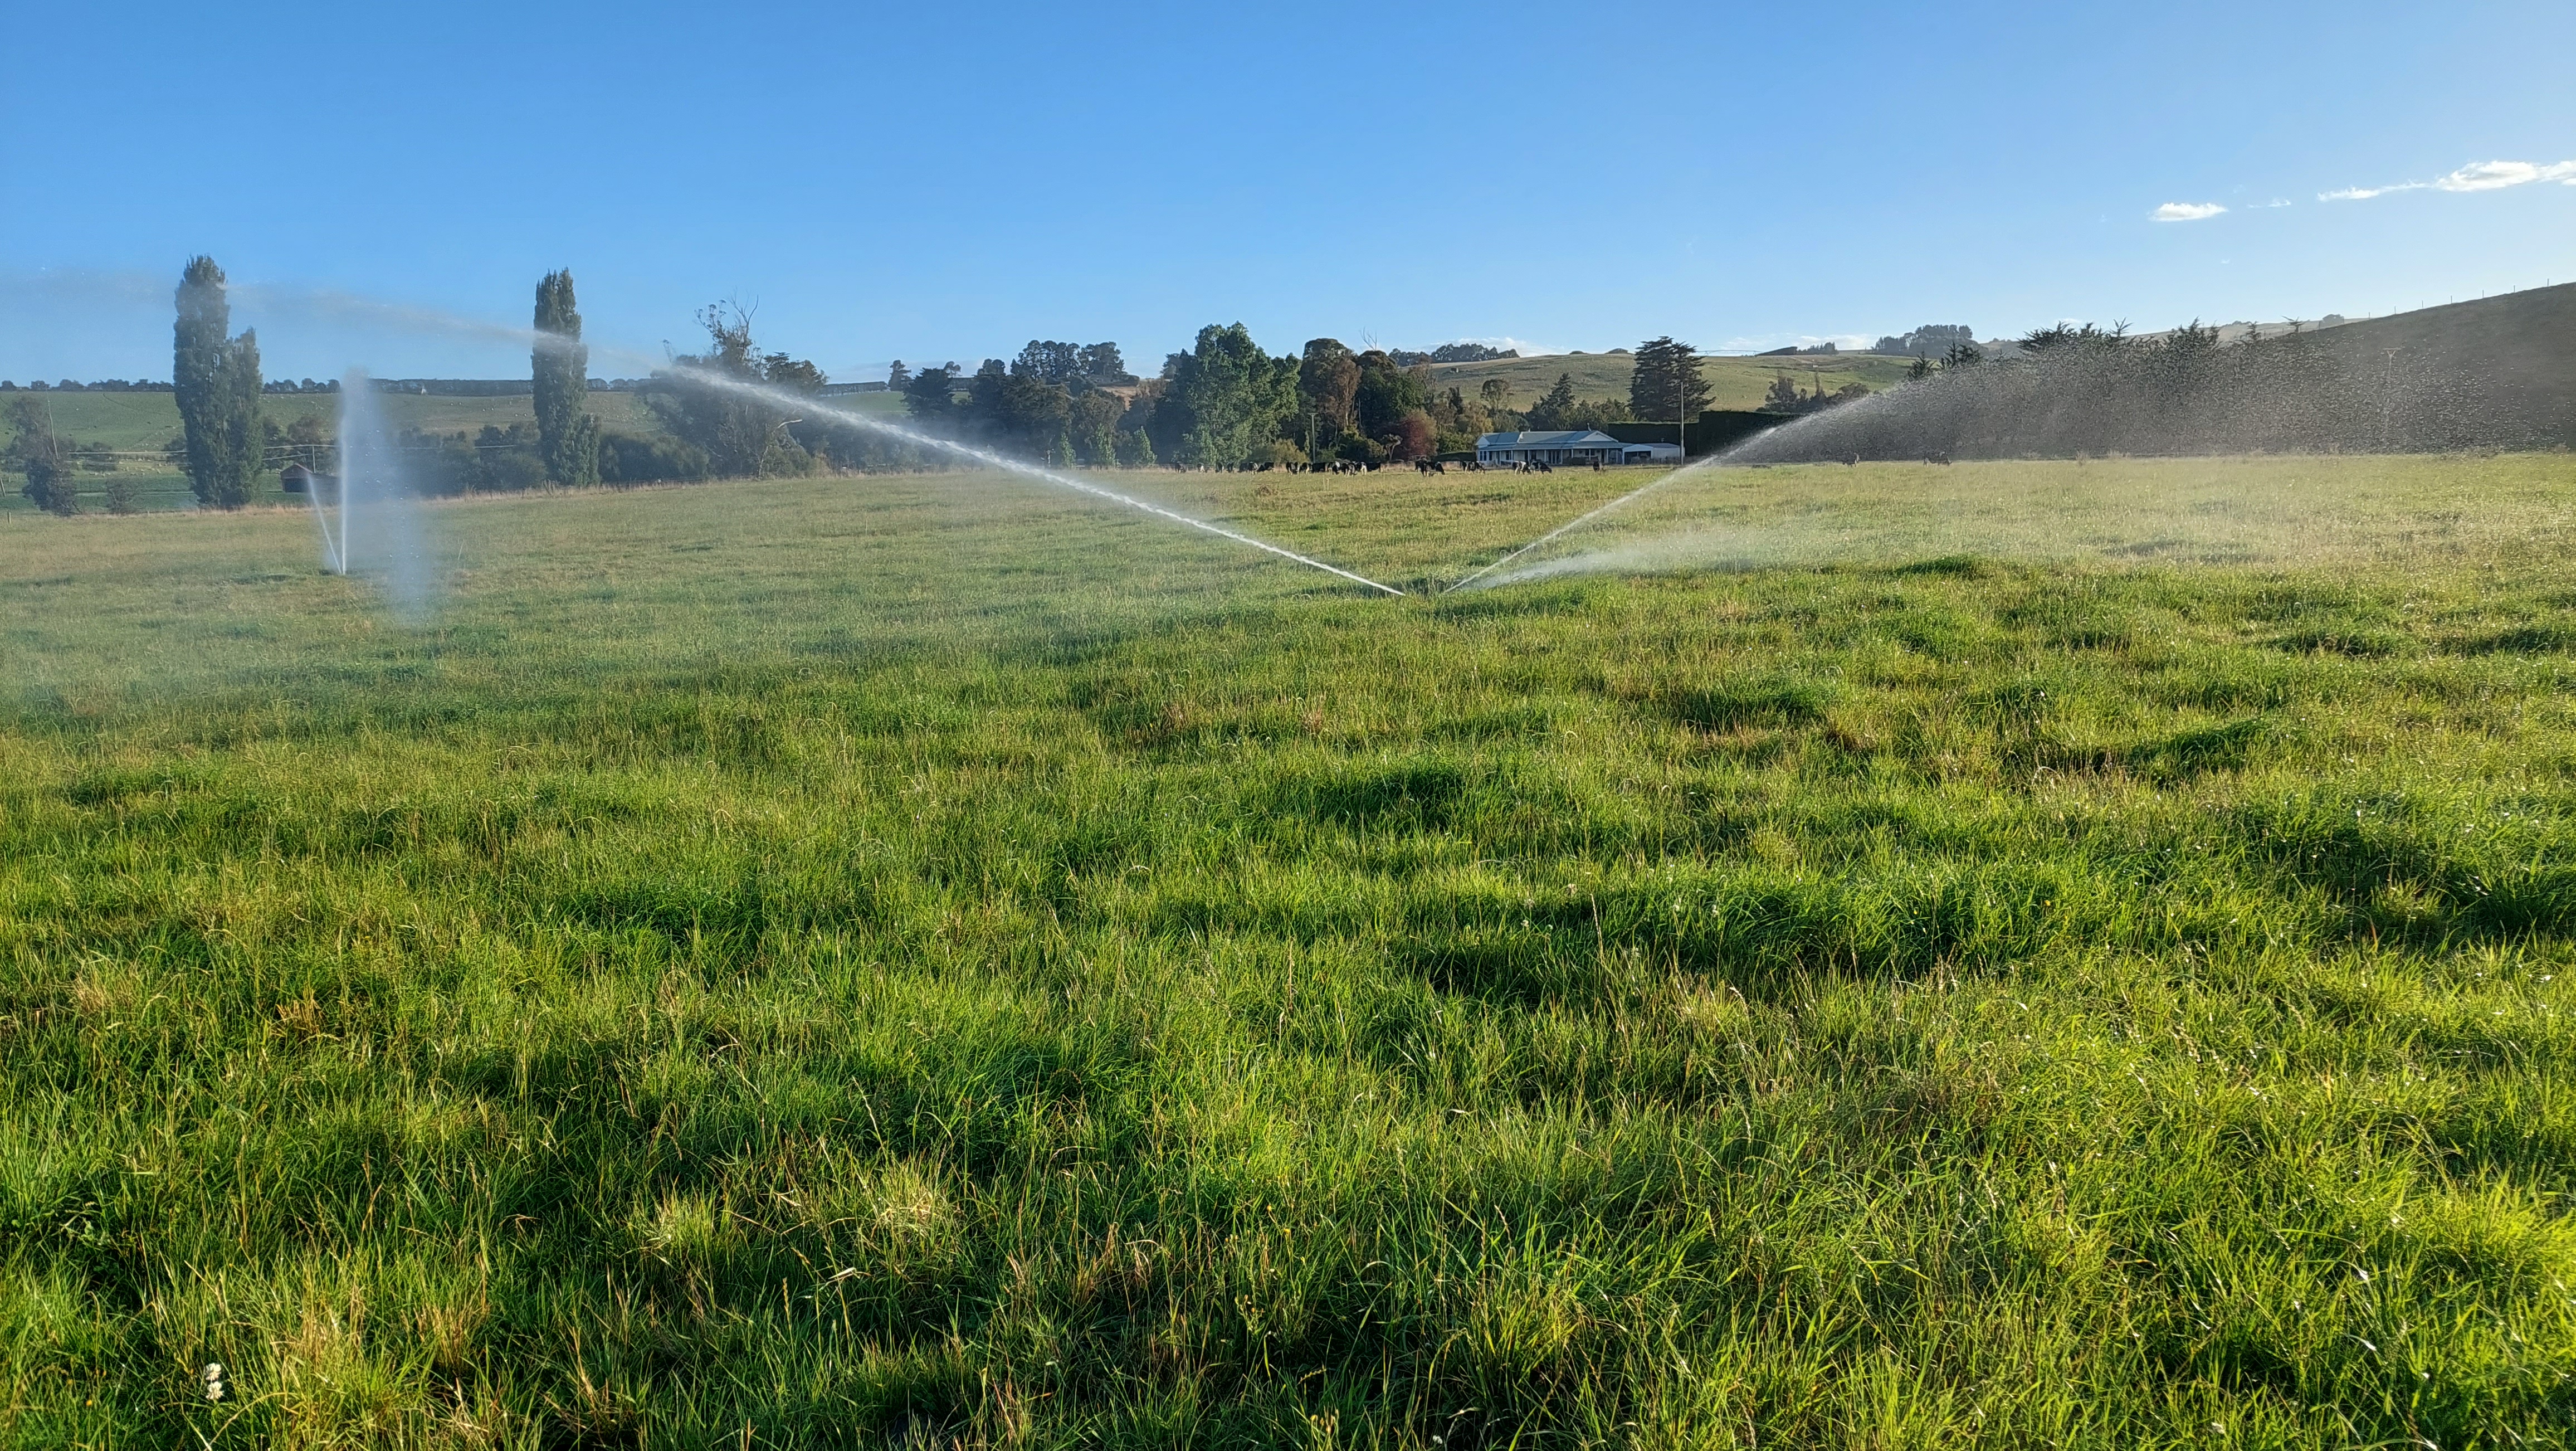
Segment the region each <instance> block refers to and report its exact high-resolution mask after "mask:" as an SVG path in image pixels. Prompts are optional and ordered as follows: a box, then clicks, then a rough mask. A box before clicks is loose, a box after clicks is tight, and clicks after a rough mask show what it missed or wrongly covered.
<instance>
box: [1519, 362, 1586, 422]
mask: <svg viewBox="0 0 2576 1451" xmlns="http://www.w3.org/2000/svg"><path fill="white" fill-rule="evenodd" d="M1575 406H1576V405H1575V401H1574V375H1573V374H1571V373H1559V374H1557V375H1556V386H1555V387H1553V388H1550V389H1548V390H1547V396H1545V397H1543V398H1541V399H1539V400H1538V402H1537V403H1536V404H1534V405H1532V406H1531V408H1530V411H1529V425H1530V427H1532V428H1535V429H1537V430H1539V431H1540V432H1543V433H1544V432H1552V431H1554V430H1556V429H1560V428H1572V427H1573V426H1574V410H1575Z"/></svg>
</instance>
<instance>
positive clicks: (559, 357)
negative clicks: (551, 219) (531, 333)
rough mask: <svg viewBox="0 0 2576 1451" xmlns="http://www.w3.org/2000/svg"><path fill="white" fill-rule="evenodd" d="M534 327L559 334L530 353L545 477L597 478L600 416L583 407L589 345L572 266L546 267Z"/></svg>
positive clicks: (567, 480)
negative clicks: (548, 269)
mask: <svg viewBox="0 0 2576 1451" xmlns="http://www.w3.org/2000/svg"><path fill="white" fill-rule="evenodd" d="M537 331H538V332H540V333H543V334H546V335H548V336H549V337H554V338H560V339H562V340H563V341H561V342H542V341H541V342H539V343H538V345H537V346H536V348H535V349H534V351H532V352H531V353H530V355H529V359H528V362H529V369H530V375H531V377H532V379H533V381H534V382H535V384H536V399H537V451H538V453H539V454H540V455H541V456H542V457H543V458H544V460H545V465H546V477H547V478H550V479H552V480H554V481H555V482H556V483H558V484H563V485H567V486H571V487H579V486H581V485H586V484H595V483H598V482H599V419H598V418H597V416H595V415H593V414H589V413H585V412H583V411H582V403H583V401H584V400H585V399H587V398H588V397H589V396H590V349H588V348H586V347H584V346H582V344H581V341H580V339H581V314H580V313H579V312H578V311H576V310H575V309H574V306H573V295H572V273H571V272H570V271H563V272H549V273H547V274H546V277H545V280H544V281H542V282H540V283H538V284H537Z"/></svg>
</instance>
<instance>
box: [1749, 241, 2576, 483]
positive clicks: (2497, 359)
mask: <svg viewBox="0 0 2576 1451" xmlns="http://www.w3.org/2000/svg"><path fill="white" fill-rule="evenodd" d="M2570 443H2576V284H2568V285H2564V286H2558V287H2546V288H2538V289H2534V290H2532V291H2529V292H2517V293H2509V294H2507V295H2505V296H2502V297H2490V298H2485V299H2482V300H2480V301H2477V302H2461V303H2451V304H2448V305H2446V306H2442V307H2430V308H2425V309H2423V310H2421V311H2419V312H2408V313H2400V314H2397V315H2396V316H2393V317H2384V318H2375V319H2372V320H2370V321H2368V322H2356V323H2351V324H2348V325H2345V326H2342V327H2337V328H2332V329H2328V330H2324V331H2318V332H2308V333H2302V334H2299V335H2297V336H2274V337H2269V338H2266V339H2265V340H2263V341H2261V342H2248V343H2239V344H2236V345H2233V346H2228V345H2224V344H2215V343H2209V342H2203V341H2198V340H2195V339H2192V338H2189V337H2184V336H2181V335H2174V336H2168V337H2165V338H2163V339H2159V340H2133V341H2131V342H2130V343H2128V344H2127V345H2125V346H2121V347H2095V346H2082V345H2074V344H2069V345H2066V346H2062V347H2058V348H2051V349H2049V350H2047V351H2045V352H2043V353H2040V354H2036V355H2032V356H2030V357H2026V358H2023V359H2020V360H2016V361H2010V362H2002V363H1996V362H1989V363H1985V364H1981V365H1978V366H1974V367H1965V368H1957V369H1949V370H1944V371H1943V372H1941V373H1939V374H1936V375H1935V376H1933V377H1931V378H1929V379H1926V380H1924V381H1922V382H1920V383H1914V384H1909V385H1907V386H1905V387H1903V388H1900V389H1897V390H1896V391H1894V392H1893V393H1890V394H1887V395H1885V396H1883V397H1878V398H1871V399H1868V400H1865V401H1863V402H1860V403H1855V404H1850V405H1847V406H1844V407H1841V408H1836V409H1832V410H1829V411H1828V412H1825V413H1822V414H1817V415H1814V416H1813V417H1811V418H1809V419H1806V420H1804V421H1802V422H1800V423H1798V424H1795V425H1792V426H1789V427H1784V428H1780V429H1776V430H1774V431H1773V432H1772V433H1770V434H1767V435H1764V436H1763V437H1762V438H1760V439H1758V440H1756V441H1755V442H1754V443H1752V444H1750V445H1748V446H1747V447H1746V448H1745V449H1744V450H1743V451H1742V453H1741V455H1740V456H1741V457H1743V458H1745V459H1747V460H1748V461H1772V460H1784V461H1785V460H1791V459H1818V458H1823V459H1836V458H1875V459H1894V458H1919V457H1924V456H1926V455H1933V454H1942V455H1951V456H1955V457H1961V458H2011V457H2021V456H2031V457H2067V456H2070V455H2073V454H2078V453H2091V454H2110V453H2130V454H2229V453H2250V452H2275V453H2324V452H2335V451H2355V452H2362V451H2368V452H2406V453H2414V452H2435V451H2440V450H2445V449H2462V448H2498V449H2527V448H2546V447H2563V446H2566V445H2568V444H2570Z"/></svg>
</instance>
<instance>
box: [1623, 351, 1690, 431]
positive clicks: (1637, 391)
mask: <svg viewBox="0 0 2576 1451" xmlns="http://www.w3.org/2000/svg"><path fill="white" fill-rule="evenodd" d="M1636 359H1637V363H1636V367H1637V371H1636V374H1635V376H1634V377H1633V378H1631V379H1630V380H1629V383H1628V410H1629V411H1630V412H1632V413H1634V414H1636V415H1637V416H1638V417H1639V418H1642V419H1645V420H1647V421H1648V422H1652V423H1662V422H1665V421H1667V420H1675V421H1682V422H1687V421H1688V420H1690V419H1694V418H1697V417H1698V416H1699V415H1700V410H1702V409H1704V408H1706V407H1708V399H1709V387H1708V379H1707V378H1705V377H1703V376H1702V375H1701V373H1700V370H1699V363H1700V358H1699V349H1697V348H1694V347H1692V346H1691V345H1690V344H1688V343H1680V342H1675V341H1673V340H1672V339H1671V338H1669V337H1661V338H1655V339H1652V340H1651V341H1648V342H1642V343H1639V344H1637V353H1636Z"/></svg>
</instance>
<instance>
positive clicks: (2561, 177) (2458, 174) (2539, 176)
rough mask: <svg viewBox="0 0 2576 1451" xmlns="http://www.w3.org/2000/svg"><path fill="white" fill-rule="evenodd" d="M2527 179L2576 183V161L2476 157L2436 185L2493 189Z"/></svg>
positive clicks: (2456, 189)
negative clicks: (2540, 162)
mask: <svg viewBox="0 0 2576 1451" xmlns="http://www.w3.org/2000/svg"><path fill="white" fill-rule="evenodd" d="M2527 181H2563V182H2566V183H2568V184H2569V185H2571V186H2576V161H2559V162H2552V163H2551V164H2549V165H2547V166H2535V165H2533V164H2532V163H2530V162H2528V161H2473V162H2470V163H2469V164H2468V165H2466V166H2463V167H2461V168H2460V169H2459V170H2457V171H2455V172H2452V173H2451V174H2450V175H2449V176H2446V177H2443V178H2442V179H2441V180H2439V181H2436V182H2434V183H2433V185H2434V186H2435V187H2436V188H2437V189H2439V190H2442V191H2494V190H2496V189H2498V188H2499V187H2508V186H2520V185H2522V184H2523V183H2524V182H2527Z"/></svg>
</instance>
